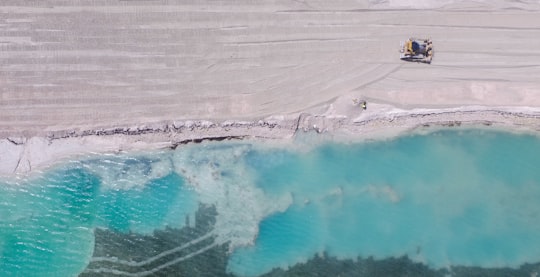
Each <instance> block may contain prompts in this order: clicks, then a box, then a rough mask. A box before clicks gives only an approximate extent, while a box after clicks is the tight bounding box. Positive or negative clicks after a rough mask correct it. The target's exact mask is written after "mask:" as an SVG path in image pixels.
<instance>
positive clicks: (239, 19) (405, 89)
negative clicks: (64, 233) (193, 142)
mask: <svg viewBox="0 0 540 277" xmlns="http://www.w3.org/2000/svg"><path fill="white" fill-rule="evenodd" d="M409 2H410V3H409ZM539 10H540V4H539V3H538V1H519V2H515V1H504V0H498V1H475V2H464V1H374V0H372V1H369V0H363V1H352V0H342V1H332V2H328V1H272V3H270V2H268V3H262V2H253V1H247V0H234V1H116V0H96V1H82V2H81V1H53V0H50V1H38V2H36V1H27V0H17V1H3V2H2V6H1V7H0V49H1V51H0V85H1V88H0V111H1V113H0V130H2V131H0V132H1V134H2V136H9V135H12V134H23V135H26V136H29V135H33V134H36V133H37V134H43V132H44V131H51V130H66V129H70V128H95V127H103V126H117V125H122V126H125V125H126V124H136V123H140V122H149V121H160V120H173V119H186V118H188V119H197V118H207V119H212V118H216V119H224V118H226V119H231V118H233V119H234V118H254V117H260V116H267V115H271V114H288V113H295V112H299V111H302V110H305V109H307V108H310V107H313V106H317V105H319V104H321V103H325V102H327V101H330V100H332V99H334V98H336V97H338V96H343V95H347V94H351V95H355V96H361V97H365V98H367V99H370V100H372V101H377V102H390V103H394V104H396V105H411V106H433V107H439V106H453V105H465V104H481V105H510V106H511V105H520V106H523V105H525V106H539V105H540V97H538V96H539V95H540V92H539V87H540V86H539V82H540V81H539V80H540V79H539V78H538V76H540V49H539V48H538V47H536V46H537V45H540V19H539V18H540V17H539V16H538V12H539ZM410 36H430V37H432V39H433V41H434V45H435V57H434V60H433V63H432V64H431V65H420V64H412V63H404V62H401V61H400V60H399V59H398V48H399V41H400V40H403V39H406V38H408V37H410Z"/></svg>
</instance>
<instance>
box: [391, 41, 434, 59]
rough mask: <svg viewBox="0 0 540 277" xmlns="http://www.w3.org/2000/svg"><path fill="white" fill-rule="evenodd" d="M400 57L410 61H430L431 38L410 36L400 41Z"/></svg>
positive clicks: (431, 56) (431, 54) (431, 53)
mask: <svg viewBox="0 0 540 277" xmlns="http://www.w3.org/2000/svg"><path fill="white" fill-rule="evenodd" d="M399 52H400V59H402V60H404V61H410V62H421V63H428V64H429V63H431V59H432V58H433V43H432V41H431V39H415V38H410V39H408V40H407V41H402V42H401V49H400V50H399Z"/></svg>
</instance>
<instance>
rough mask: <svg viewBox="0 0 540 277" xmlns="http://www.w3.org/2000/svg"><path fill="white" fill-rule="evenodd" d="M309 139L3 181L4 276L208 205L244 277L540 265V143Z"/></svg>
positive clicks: (468, 135)
mask: <svg viewBox="0 0 540 277" xmlns="http://www.w3.org/2000/svg"><path fill="white" fill-rule="evenodd" d="M304 144H305V143H302V142H297V143H296V144H293V145H288V146H268V145H263V144H260V143H257V142H249V141H244V142H213V143H203V144H198V145H188V146H183V147H179V148H178V149H177V150H174V151H172V150H171V151H162V152H154V153H138V154H124V155H103V156H93V157H89V158H87V159H83V160H81V161H71V162H67V163H64V164H61V165H59V166H56V167H54V168H51V169H49V170H47V171H46V172H44V173H42V174H39V175H37V176H32V177H28V178H23V179H5V180H3V181H2V180H0V271H1V273H2V274H1V275H7V274H11V275H20V276H30V275H35V273H36V272H39V273H40V274H39V275H41V276H70V275H76V274H78V273H80V272H82V271H83V270H84V268H85V267H86V265H87V264H88V262H89V261H90V259H91V256H92V252H93V247H94V237H93V229H94V228H106V229H110V230H112V231H115V232H120V233H129V232H135V233H143V234H152V231H153V230H156V229H164V228H165V227H166V226H169V227H174V228H181V227H183V226H184V225H185V224H186V216H189V217H190V218H193V214H194V213H195V211H196V210H197V207H198V203H199V202H203V203H206V204H211V205H215V206H216V209H217V213H218V218H217V221H216V227H215V230H214V231H213V232H214V234H215V236H216V237H217V239H216V241H217V242H219V243H223V242H231V244H232V245H233V246H235V247H236V248H235V249H234V251H233V252H232V255H231V256H230V258H229V261H228V270H229V271H230V272H232V273H234V274H236V275H240V276H255V275H259V274H262V273H265V272H268V271H270V270H271V269H272V268H275V267H282V268H287V267H288V266H290V265H294V264H295V263H298V262H303V261H306V260H307V259H309V258H311V257H313V255H314V254H317V253H322V252H326V253H328V254H329V255H330V256H336V257H338V258H356V257H358V256H361V257H369V256H373V257H375V258H377V259H382V258H387V257H393V256H396V257H398V256H403V255H408V256H409V257H410V258H411V259H413V260H415V261H420V262H423V263H425V264H427V265H428V266H430V267H432V268H444V267H447V266H450V265H475V266H482V267H488V268H489V267H507V266H508V267H517V266H519V265H521V264H523V263H526V262H539V261H540V248H538V247H536V246H537V245H540V220H539V219H540V218H539V217H540V170H539V165H540V139H539V138H538V137H536V136H531V135H516V134H510V133H504V132H495V131H483V130H458V131H455V130H454V131H438V132H434V133H430V134H426V135H411V136H404V137H400V138H396V139H392V140H385V141H378V142H363V143H346V144H345V143H334V142H325V143H322V144H320V145H316V146H310V147H306V146H305V145H304ZM187 223H188V224H189V220H188V222H187ZM251 241H253V242H254V243H253V244H252V245H247V242H251ZM173 247H174V246H171V248H173ZM203 251H205V250H204V249H203V250H201V252H203ZM197 255H198V254H197ZM209 266H211V265H209Z"/></svg>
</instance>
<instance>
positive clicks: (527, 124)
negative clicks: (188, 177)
mask: <svg viewBox="0 0 540 277" xmlns="http://www.w3.org/2000/svg"><path fill="white" fill-rule="evenodd" d="M346 102H348V101H346V100H345V99H338V100H337V101H335V102H333V103H331V104H328V105H325V106H324V108H325V109H326V111H325V112H324V113H320V114H311V113H307V112H306V113H300V114H297V115H288V116H274V117H270V118H266V119H261V120H257V121H234V120H227V121H221V122H212V121H207V120H188V121H176V122H161V123H154V124H144V125H140V126H131V127H113V128H101V129H95V130H80V129H79V130H66V131H56V132H50V133H48V134H47V135H46V136H35V137H31V138H25V137H7V138H3V139H0V174H1V175H13V174H15V175H16V174H27V173H29V172H31V171H35V170H39V169H43V168H45V167H47V166H50V165H54V164H55V163H57V162H59V161H61V160H62V159H66V158H76V157H77V155H87V154H94V153H121V152H129V151H141V150H152V149H166V148H176V147H179V146H180V147H181V145H182V144H186V143H197V142H201V141H203V140H228V139H264V140H278V141H279V140H290V139H291V138H292V137H293V136H294V135H295V134H296V133H297V132H310V131H313V132H317V133H325V134H328V135H330V136H332V137H333V138H334V139H336V140H351V141H361V140H374V139H381V138H390V137H394V136H398V135H403V134H408V133H411V132H415V131H421V130H424V131H426V130H427V131H430V130H433V129H434V128H440V127H443V128H450V127H455V126H470V127H478V126H483V127H485V128H492V129H502V130H509V131H521V132H529V133H530V132H532V133H535V134H537V133H539V132H540V108H532V107H485V106H464V107H456V108H444V109H425V108H423V109H419V108H417V109H409V110H406V109H398V108H395V107H393V106H391V105H388V104H376V103H368V107H369V108H368V109H367V110H365V111H364V110H362V109H361V108H360V107H359V106H357V105H354V104H352V101H350V102H349V103H346ZM319 109H322V108H319Z"/></svg>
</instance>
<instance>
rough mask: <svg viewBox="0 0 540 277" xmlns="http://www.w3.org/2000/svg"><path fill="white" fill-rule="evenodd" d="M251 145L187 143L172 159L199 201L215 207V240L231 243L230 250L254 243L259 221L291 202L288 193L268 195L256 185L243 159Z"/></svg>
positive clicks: (250, 149) (283, 209)
mask: <svg viewBox="0 0 540 277" xmlns="http://www.w3.org/2000/svg"><path fill="white" fill-rule="evenodd" d="M252 148H253V146H252V145H248V144H241V143H227V144H224V143H220V144H216V143H204V144H201V145H190V146H186V147H185V148H183V149H182V150H181V151H176V152H175V155H174V158H173V161H174V165H175V170H176V172H178V173H179V174H182V175H183V176H185V178H186V179H187V180H188V183H189V184H191V186H192V187H193V188H194V189H195V191H196V192H197V194H198V195H199V200H200V201H201V202H203V203H205V204H209V205H215V206H216V209H217V211H218V216H217V218H216V224H215V230H216V234H217V235H218V238H217V239H216V241H217V242H219V243H225V242H229V243H230V247H231V249H234V248H236V247H239V246H246V245H251V244H253V241H254V239H255V238H256V236H257V234H258V232H259V222H260V221H261V220H262V219H263V218H265V217H267V216H268V215H270V214H272V213H275V212H283V211H285V210H286V209H287V207H289V205H290V204H291V202H292V197H291V195H290V194H289V193H283V194H280V195H266V194H265V193H264V191H263V190H261V189H260V188H258V187H256V186H255V182H254V180H253V176H252V173H251V172H249V171H247V170H246V169H247V167H246V164H245V159H244V157H245V155H246V154H247V153H249V152H250V151H252Z"/></svg>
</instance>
